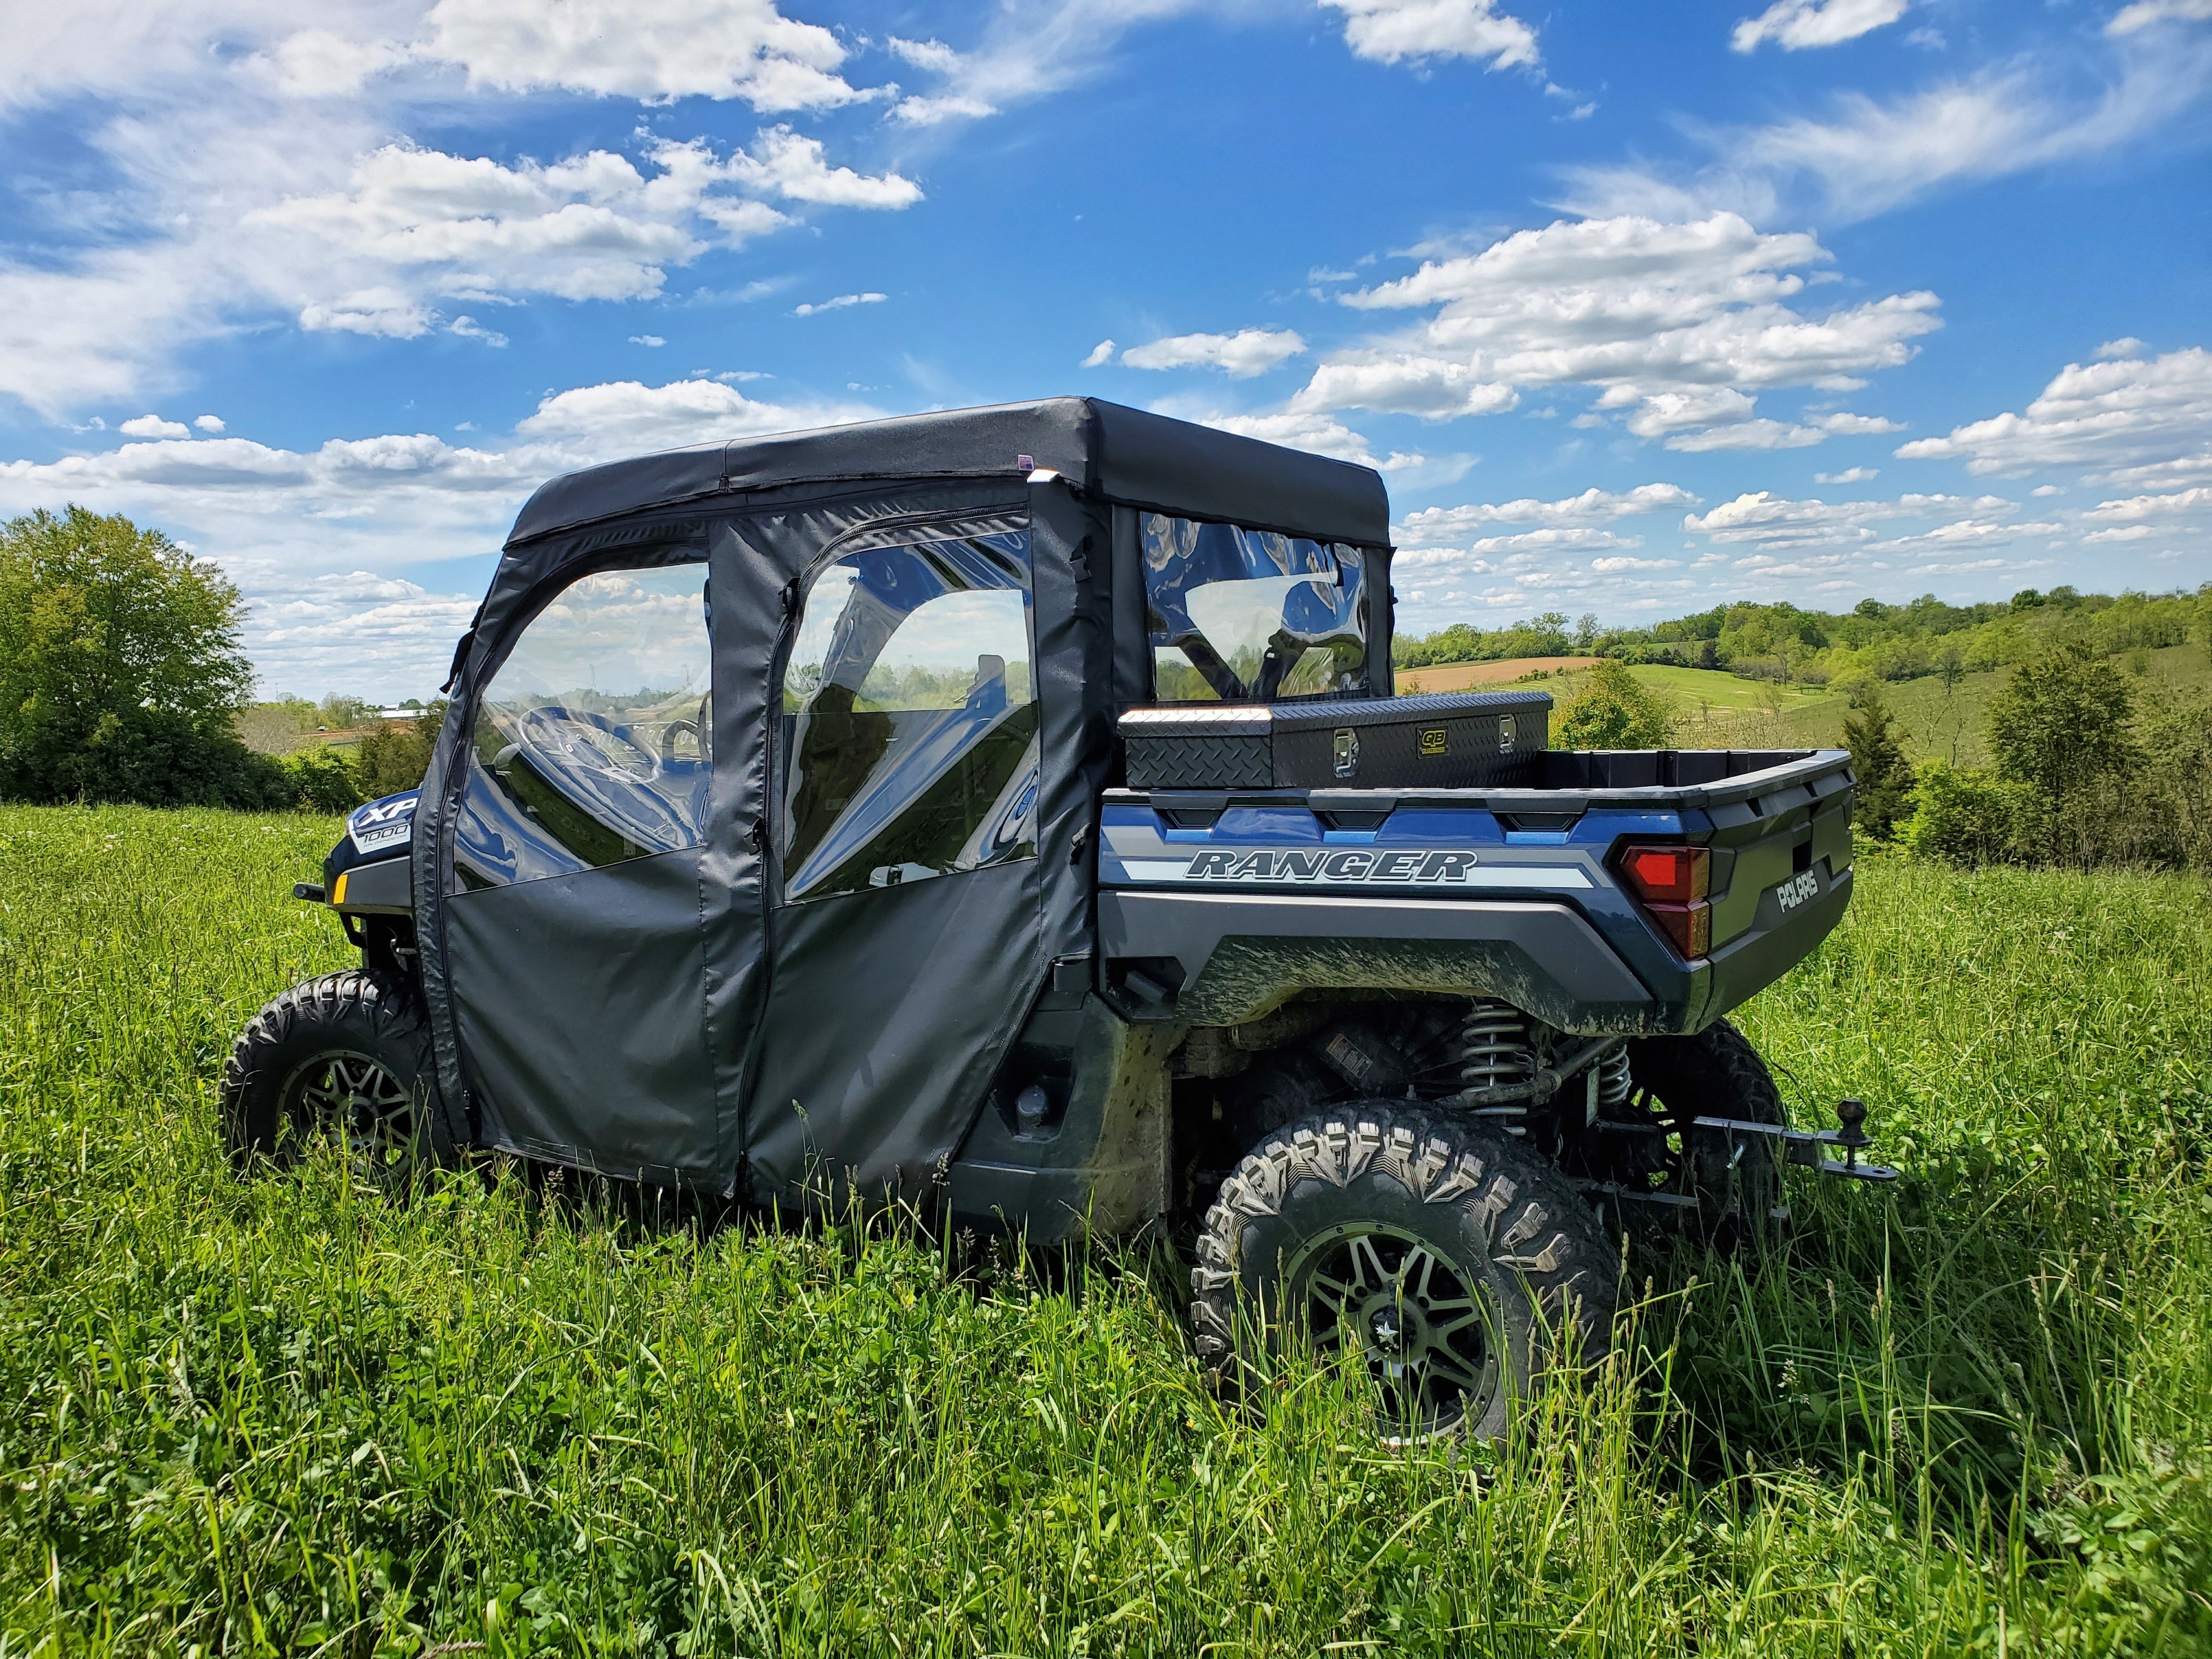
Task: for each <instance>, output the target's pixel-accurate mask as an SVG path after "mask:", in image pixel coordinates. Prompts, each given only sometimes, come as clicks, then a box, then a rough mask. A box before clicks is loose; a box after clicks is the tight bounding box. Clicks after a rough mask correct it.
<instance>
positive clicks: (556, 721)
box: [516, 704, 660, 782]
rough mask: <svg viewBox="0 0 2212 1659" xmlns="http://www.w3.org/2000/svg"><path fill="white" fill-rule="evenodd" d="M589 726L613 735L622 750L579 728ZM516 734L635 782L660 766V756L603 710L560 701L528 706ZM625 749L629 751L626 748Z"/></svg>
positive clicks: (587, 767)
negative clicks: (582, 707) (590, 735)
mask: <svg viewBox="0 0 2212 1659" xmlns="http://www.w3.org/2000/svg"><path fill="white" fill-rule="evenodd" d="M578 726H586V727H588V728H589V729H590V730H591V731H592V732H594V733H598V734H601V735H604V736H605V737H607V738H612V739H613V740H614V742H615V743H616V744H620V745H621V748H620V749H619V750H617V749H611V748H610V747H609V746H608V745H607V744H602V743H599V742H598V741H596V740H595V739H594V738H592V737H587V736H586V735H585V734H584V733H583V732H579V731H577V730H576V729H575V728H576V727H578ZM516 727H517V731H516V736H517V737H519V738H520V739H521V740H522V741H523V742H524V743H525V744H527V745H529V746H530V747H531V748H533V749H537V750H542V751H544V753H546V754H547V755H549V756H550V757H554V758H556V759H557V760H560V761H562V762H565V763H568V765H569V766H571V767H573V768H574V769H577V770H579V771H584V772H597V773H599V774H600V775H602V776H605V777H617V778H628V779H629V780H630V781H633V782H636V781H642V780H644V779H647V778H649V777H652V776H653V775H654V774H655V773H657V772H658V771H659V769H660V763H659V757H656V756H655V755H654V754H653V751H652V750H649V749H647V747H646V746H645V745H644V744H641V743H640V742H639V741H638V740H637V739H636V738H633V737H632V736H630V734H629V732H627V731H626V730H624V729H623V728H622V727H620V726H616V725H614V724H613V723H612V722H611V721H610V720H608V719H607V717H606V716H605V715H604V714H593V713H592V712H591V711H590V710H588V709H574V708H561V707H559V706H558V705H557V704H547V705H544V706H543V707H540V708H531V709H526V710H525V711H524V712H523V715H522V718H521V719H520V720H518V721H517V722H516ZM624 750H626V751H627V753H624V752H623V751H624Z"/></svg>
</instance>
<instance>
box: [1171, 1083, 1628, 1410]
mask: <svg viewBox="0 0 2212 1659" xmlns="http://www.w3.org/2000/svg"><path fill="white" fill-rule="evenodd" d="M1363 1239H1364V1240H1367V1241H1369V1243H1368V1244H1367V1246H1366V1249H1365V1253H1364V1261H1365V1262H1366V1263H1367V1264H1369V1265H1368V1266H1367V1267H1365V1268H1364V1269H1362V1268H1361V1267H1359V1263H1360V1261H1362V1260H1363V1258H1362V1255H1361V1246H1360V1243H1359V1241H1361V1240H1363ZM1424 1260H1425V1261H1428V1262H1429V1263H1430V1264H1431V1266H1430V1268H1429V1273H1428V1276H1427V1278H1426V1279H1425V1284H1414V1283H1412V1282H1411V1281H1412V1280H1413V1279H1417V1278H1421V1277H1422V1276H1423V1275H1422V1270H1421V1268H1420V1266H1419V1263H1420V1262H1421V1261H1424ZM1340 1261H1341V1262H1343V1263H1346V1264H1349V1266H1348V1267H1334V1266H1333V1265H1332V1264H1336V1263H1339V1262H1340ZM1619 1266H1620V1264H1619V1258H1618V1256H1617V1255H1616V1253H1615V1251H1614V1249H1613V1245H1612V1244H1611V1243H1609V1242H1608V1240H1607V1236H1606V1233H1605V1231H1604V1230H1603V1229H1602V1228H1601V1226H1600V1225H1599V1224H1598V1220H1597V1217H1596V1216H1595V1214H1594V1213H1593V1212H1591V1210H1590V1208H1589V1206H1588V1205H1586V1204H1584V1203H1583V1200H1582V1199H1581V1197H1580V1196H1579V1195H1578V1194H1577V1193H1576V1192H1575V1190H1574V1188H1571V1186H1569V1185H1568V1184H1567V1183H1566V1182H1565V1181H1564V1180H1563V1179H1562V1178H1561V1177H1560V1176H1559V1173H1558V1172H1557V1171H1556V1170H1554V1169H1553V1167H1552V1166H1551V1165H1550V1164H1548V1163H1547V1162H1545V1161H1544V1160H1543V1159H1541V1158H1539V1157H1537V1156H1536V1155H1535V1154H1534V1152H1531V1151H1529V1150H1528V1148H1526V1147H1524V1146H1519V1145H1516V1143H1515V1142H1514V1141H1513V1140H1512V1139H1510V1137H1508V1136H1505V1135H1503V1134H1499V1133H1496V1132H1494V1131H1492V1130H1490V1129H1487V1128H1485V1127H1479V1126H1478V1125H1477V1124H1475V1123H1474V1122H1472V1121H1468V1120H1467V1119H1464V1118H1460V1117H1456V1116H1454V1115H1449V1114H1447V1113H1443V1112H1434V1111H1428V1110H1424V1109H1419V1108H1418V1107H1413V1106H1410V1105H1408V1104H1407V1103H1404V1102H1396V1103H1393V1102H1387V1101H1380V1100H1371V1101H1361V1102H1355V1103H1351V1104H1349V1105H1344V1106H1337V1107H1331V1108H1328V1109H1324V1110H1322V1111H1320V1112H1316V1113H1315V1114H1314V1115H1311V1116H1310V1117H1308V1118H1306V1119H1304V1121H1300V1122H1298V1123H1295V1124H1292V1125H1291V1126H1289V1127H1286V1128H1285V1129H1282V1130H1280V1131H1279V1132H1277V1133H1273V1134H1271V1135H1268V1136H1267V1138H1266V1139H1263V1140H1262V1141H1261V1143H1260V1145H1259V1146H1256V1147H1255V1149H1254V1150H1253V1151H1252V1152H1251V1153H1250V1155H1249V1156H1248V1157H1247V1158H1244V1160H1243V1162H1242V1163H1241V1164H1238V1166H1237V1169H1236V1170H1234V1171H1232V1172H1231V1175H1230V1176H1229V1177H1228V1179H1227V1180H1225V1182H1222V1185H1221V1193H1220V1197H1219V1199H1218V1201H1217V1202H1216V1203H1215V1204H1214V1205H1213V1206H1212V1208H1211V1209H1210V1210H1208V1211H1207V1212H1206V1225H1205V1228H1204V1231H1202V1232H1201V1233H1200V1237H1199V1241H1198V1265H1197V1267H1195V1268H1194V1270H1193V1272H1192V1273H1191V1290H1192V1293H1193V1301H1192V1304H1191V1324H1192V1327H1193V1329H1194V1335H1195V1339H1196V1346H1197V1350H1198V1354H1199V1358H1200V1361H1201V1362H1202V1363H1203V1364H1206V1366H1207V1368H1208V1369H1209V1370H1211V1371H1212V1374H1213V1376H1214V1377H1215V1380H1216V1382H1217V1383H1218V1385H1220V1386H1222V1387H1224V1388H1225V1389H1237V1388H1239V1387H1241V1386H1243V1384H1244V1383H1246V1382H1247V1381H1249V1379H1250V1378H1251V1377H1253V1376H1255V1375H1256V1374H1258V1373H1260V1372H1261V1371H1262V1370H1264V1369H1265V1364H1264V1362H1265V1360H1266V1358H1267V1356H1268V1355H1269V1354H1272V1353H1273V1352H1279V1343H1280V1340H1281V1338H1282V1336H1283V1334H1284V1331H1285V1322H1286V1320H1287V1323H1288V1326H1289V1328H1291V1329H1292V1330H1294V1331H1296V1332H1297V1333H1298V1334H1299V1336H1300V1338H1301V1339H1302V1340H1310V1341H1311V1342H1313V1344H1314V1345H1315V1346H1316V1348H1318V1349H1320V1350H1322V1351H1323V1352H1328V1351H1331V1350H1337V1351H1341V1350H1342V1349H1344V1348H1346V1346H1357V1347H1358V1349H1359V1350H1360V1351H1361V1352H1363V1353H1364V1354H1366V1356H1367V1358H1368V1361H1369V1364H1370V1370H1371V1371H1372V1372H1373V1374H1374V1375H1375V1376H1376V1382H1377V1384H1378V1392H1379V1393H1380V1394H1381V1395H1382V1399H1381V1403H1380V1407H1379V1409H1378V1413H1377V1417H1378V1421H1379V1423H1380V1425H1381V1427H1382V1430H1383V1433H1384V1435H1385V1437H1387V1438H1391V1439H1397V1438H1401V1437H1405V1436H1407V1435H1409V1434H1410V1435H1412V1436H1413V1437H1426V1436H1431V1435H1437V1434H1446V1433H1455V1432H1457V1433H1464V1434H1466V1435H1468V1436H1469V1437H1472V1438H1474V1439H1478V1440H1487V1439H1493V1438H1495V1437H1498V1436H1499V1435H1501V1434H1503V1433H1504V1431H1505V1429H1506V1426H1507V1424H1508V1422H1509V1421H1510V1413H1511V1408H1512V1401H1513V1400H1514V1399H1515V1398H1516V1397H1517V1398H1522V1399H1525V1398H1527V1397H1528V1395H1530V1394H1531V1393H1532V1392H1534V1390H1535V1389H1538V1388H1540V1387H1541V1386H1542V1384H1543V1383H1544V1381H1545V1379H1546V1377H1547V1375H1548V1374H1550V1373H1551V1372H1553V1371H1554V1370H1558V1369H1559V1368H1561V1367H1562V1366H1566V1367H1573V1368H1577V1369H1578V1368H1580V1367H1582V1366H1585V1365H1588V1364H1594V1363H1595V1362H1596V1361H1597V1360H1598V1359H1600V1358H1602V1356H1603V1354H1604V1352H1605V1351H1606V1348H1607V1343H1608V1342H1609V1340H1610V1335H1611V1328H1612V1322H1613V1308H1614V1298H1615V1289H1616V1280H1617V1278H1618V1275H1619ZM1349 1272H1358V1273H1360V1274H1361V1277H1360V1282H1359V1283H1358V1284H1357V1285H1352V1284H1351V1283H1349V1281H1348V1279H1347V1277H1346V1275H1347V1273H1349ZM1392 1273H1397V1274H1398V1280H1397V1282H1396V1284H1395V1288H1393V1287H1392V1286H1391V1285H1389V1278H1390V1275H1391V1274H1392ZM1437 1273H1443V1275H1444V1279H1443V1280H1440V1279H1437V1278H1436V1277H1435V1275H1436V1274H1437ZM1446 1280H1448V1281H1449V1282H1445V1281H1446ZM1340 1285H1341V1286H1344V1287H1345V1288H1346V1292H1347V1293H1346V1294H1345V1295H1344V1296H1341V1297H1339V1296H1338V1295H1337V1287H1338V1286H1340ZM1439 1289H1441V1290H1443V1291H1445V1292H1447V1293H1446V1294H1442V1295H1438V1294H1435V1293H1434V1292H1436V1291H1437V1290H1439ZM1450 1292H1458V1294H1451V1293H1450ZM1470 1308H1471V1309H1472V1310H1473V1311H1474V1314H1475V1315H1476V1316H1477V1317H1475V1318H1474V1320H1473V1321H1472V1322H1470V1321H1469V1320H1468V1317H1467V1316H1466V1311H1465V1310H1468V1309H1470Z"/></svg>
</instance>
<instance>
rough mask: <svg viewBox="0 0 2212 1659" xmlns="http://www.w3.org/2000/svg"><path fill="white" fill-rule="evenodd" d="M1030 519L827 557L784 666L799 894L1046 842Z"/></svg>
mask: <svg viewBox="0 0 2212 1659" xmlns="http://www.w3.org/2000/svg"><path fill="white" fill-rule="evenodd" d="M1029 578H1030V549H1029V537H1028V534H1027V532H1018V531H1017V532H1004V533H1000V534H997V535H989V536H969V537H957V538H944V539H940V540H934V541H925V542H920V543H916V544H910V545H908V546H903V547H888V548H872V549H869V550H866V551H864V552H859V553H854V554H851V555H848V556H846V557H844V558H842V559H838V560H836V562H833V563H831V564H829V565H827V566H825V567H823V569H822V570H821V571H820V572H818V573H817V574H816V575H815V577H814V579H813V580H812V582H811V585H810V586H809V587H808V589H807V592H806V598H805V605H804V608H803V610H802V611H801V612H800V616H799V628H798V631H797V634H796V635H795V637H794V639H793V646H792V651H791V655H790V658H789V660H788V664H787V667H786V669H785V672H784V682H783V696H782V729H781V739H782V740H781V744H779V747H778V753H779V755H780V756H781V757H782V766H783V783H782V800H781V809H782V810H781V813H780V814H779V821H778V824H777V836H778V849H779V851H780V853H781V857H782V863H783V883H784V894H785V896H786V897H787V899H790V900H793V901H798V900H804V899H814V898H822V897H825V896H829V894H832V893H854V892H862V891H866V890H868V889H870V888H875V887H889V886H893V885H896V884H899V883H902V882H909V881H921V880H927V879H928V878H932V877H935V876H942V875H949V874H951V873H953V872H957V871H963V870H975V869H980V868H982V867H984V866H989V865H994V864H1000V863H1004V862H1006V861H1007V860H1012V859H1018V858H1034V857H1035V856H1036V837H1035V831H1034V829H1033V827H1032V823H1033V819H1034V817H1035V815H1036V798H1037V782H1038V762H1037V754H1038V750H1037V711H1036V688H1035V682H1034V678H1033V674H1032V671H1031V658H1030V589H1029Z"/></svg>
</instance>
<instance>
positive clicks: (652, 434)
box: [515, 380, 878, 455]
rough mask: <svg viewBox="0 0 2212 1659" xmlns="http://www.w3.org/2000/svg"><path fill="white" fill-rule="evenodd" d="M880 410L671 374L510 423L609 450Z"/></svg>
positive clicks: (559, 399)
mask: <svg viewBox="0 0 2212 1659" xmlns="http://www.w3.org/2000/svg"><path fill="white" fill-rule="evenodd" d="M876 413H878V411H877V410H873V409H872V408H870V407H868V406H867V405H866V404H801V405H798V406H793V405H790V404H774V403H767V402H763V401H761V400H759V399H757V398H748V397H746V396H745V395H744V393H743V392H739V391H738V390H737V388H736V387H734V386H726V385H725V384H723V383H722V382H721V381H719V380H671V381H670V382H669V383H668V384H666V385H665V386H647V385H645V384H644V383H643V382H642V381H639V380H615V381H611V382H609V383H607V384H605V385H601V386H578V387H575V388H574V389H573V390H570V391H568V392H559V393H557V394H556V395H555V396H553V397H550V398H546V399H544V401H543V402H541V403H540V404H538V408H537V410H535V411H534V412H533V413H532V414H531V415H529V416H526V417H525V418H524V419H523V420H521V421H520V422H517V423H516V426H515V431H516V432H517V433H519V434H520V435H522V436H523V437H525V438H540V439H558V440H562V441H570V442H574V441H582V442H583V443H585V444H586V445H587V446H588V447H589V448H590V450H591V451H592V453H595V454H603V455H615V454H623V453H634V452H636V451H640V450H650V449H672V448H676V447H680V446H682V445H684V444H693V443H707V442H710V441H714V440H715V439H718V438H742V437H747V436H750V435H753V434H756V433H762V432H789V431H793V430H797V429H800V428H807V427H817V426H835V425H836V424H838V423H839V422H845V421H859V420H866V419H867V418H869V417H870V416H872V415H874V414H876Z"/></svg>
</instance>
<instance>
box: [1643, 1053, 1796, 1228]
mask: <svg viewBox="0 0 2212 1659" xmlns="http://www.w3.org/2000/svg"><path fill="white" fill-rule="evenodd" d="M1628 1066H1629V1075H1630V1077H1631V1079H1632V1081H1633V1083H1634V1085H1635V1086H1636V1088H1637V1089H1638V1090H1640V1091H1647V1092H1648V1094H1649V1095H1650V1097H1652V1098H1653V1099H1654V1100H1656V1103H1657V1104H1658V1106H1659V1107H1660V1108H1661V1109H1662V1111H1663V1113H1664V1115H1666V1116H1667V1117H1668V1119H1670V1120H1671V1121H1674V1123H1675V1124H1676V1125H1677V1126H1678V1128H1677V1133H1679V1134H1680V1137H1681V1144H1682V1147H1683V1152H1684V1156H1683V1157H1682V1158H1681V1162H1680V1169H1679V1171H1678V1173H1677V1176H1676V1178H1675V1180H1674V1182H1672V1183H1671V1184H1672V1185H1673V1187H1674V1188H1675V1189H1677V1190H1680V1191H1682V1192H1683V1193H1684V1194H1686V1195H1687V1196H1691V1197H1694V1198H1696V1199H1697V1200H1698V1204H1699V1207H1698V1210H1697V1212H1696V1217H1697V1218H1696V1222H1695V1231H1696V1232H1697V1235H1698V1236H1699V1237H1700V1238H1702V1239H1703V1240H1704V1242H1705V1243H1710V1244H1714V1245H1717V1246H1721V1247H1723V1248H1734V1247H1736V1246H1739V1245H1751V1246H1757V1245H1759V1244H1763V1243H1769V1242H1771V1241H1772V1240H1773V1239H1775V1238H1776V1237H1778V1236H1779V1231H1780V1230H1779V1225H1778V1211H1779V1210H1780V1208H1781V1206H1782V1157H1781V1146H1780V1144H1779V1143H1778V1142H1776V1141H1773V1140H1770V1139H1766V1138H1765V1136H1750V1135H1747V1136H1741V1137H1736V1138H1735V1139H1731V1138H1730V1137H1729V1136H1728V1135H1727V1134H1725V1133H1722V1132H1721V1131H1719V1130H1717V1129H1694V1128H1692V1127H1689V1125H1690V1122H1691V1121H1692V1119H1694V1118H1699V1117H1724V1118H1734V1119H1735V1120H1737V1121H1740V1122H1750V1123H1775V1124H1784V1125H1786V1124H1787V1123H1788V1122H1789V1121H1790V1113H1789V1109H1788V1108H1787V1107H1786V1106H1784V1103H1783V1100H1782V1091H1781V1090H1780V1089H1778V1087H1776V1086H1775V1082H1774V1074H1773V1073H1771V1072H1770V1071H1768V1070H1767V1068H1766V1062H1765V1060H1762V1059H1760V1058H1759V1050H1758V1049H1756V1048H1753V1047H1752V1046H1751V1040H1750V1039H1749V1038H1748V1037H1747V1036H1744V1034H1743V1033H1742V1032H1741V1031H1739V1030H1736V1028H1735V1026H1734V1025H1732V1024H1729V1022H1728V1021H1727V1020H1724V1019H1723V1020H1716V1021H1715V1022H1714V1023H1713V1024H1711V1025H1708V1026H1707V1027H1706V1028H1705V1030H1702V1031H1699V1033H1697V1035H1695V1036H1676V1037H1645V1038H1642V1039H1639V1040H1638V1041H1637V1042H1632V1043H1630V1044H1629V1045H1628Z"/></svg>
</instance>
